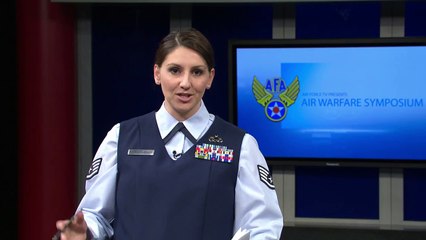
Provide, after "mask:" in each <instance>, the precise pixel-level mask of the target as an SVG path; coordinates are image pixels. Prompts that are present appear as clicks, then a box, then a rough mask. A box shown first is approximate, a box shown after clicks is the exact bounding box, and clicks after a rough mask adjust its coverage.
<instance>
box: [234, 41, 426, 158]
mask: <svg viewBox="0 0 426 240" xmlns="http://www.w3.org/2000/svg"><path fill="white" fill-rule="evenodd" d="M236 59H237V65H236V70H237V80H236V81H237V84H236V94H237V110H238V115H237V119H238V126H240V127H241V128H243V129H245V130H246V131H247V132H248V133H250V134H252V135H253V136H254V137H255V138H256V139H257V141H258V143H259V146H260V149H261V150H262V152H263V153H264V155H265V156H266V157H269V158H271V157H277V158H340V159H341V158H350V159H383V160H386V159H398V160H426V150H425V146H426V124H425V123H426V92H425V91H426V67H425V63H424V59H426V47H424V46H416V47H413V46H411V47H407V46H405V47H327V48H324V47H321V48H239V49H237V50H236ZM254 76H256V77H257V79H258V80H259V81H260V83H261V84H262V85H263V86H265V85H266V82H267V80H268V79H273V78H281V79H283V80H284V81H285V83H286V86H289V85H290V83H291V82H292V81H294V79H295V78H296V76H297V77H298V79H299V82H300V92H299V94H298V97H297V99H296V101H295V103H294V104H293V105H291V106H289V107H288V109H287V115H286V117H285V118H284V119H283V120H282V121H279V122H273V121H271V120H269V119H268V117H267V116H266V114H265V107H263V106H262V105H260V104H259V103H258V102H257V101H256V98H255V96H254V94H253V91H252V84H253V78H254ZM275 99H278V98H277V97H276V96H275Z"/></svg>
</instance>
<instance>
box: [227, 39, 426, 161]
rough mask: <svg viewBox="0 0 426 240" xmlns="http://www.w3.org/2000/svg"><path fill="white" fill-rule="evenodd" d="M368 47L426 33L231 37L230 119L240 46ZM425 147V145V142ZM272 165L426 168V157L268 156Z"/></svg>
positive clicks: (406, 42)
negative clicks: (273, 37)
mask: <svg viewBox="0 0 426 240" xmlns="http://www.w3.org/2000/svg"><path fill="white" fill-rule="evenodd" d="M363 46H365V47H367V46H426V37H391V38H354V39H348V38H337V39H232V40H229V42H228V53H229V56H228V57H229V58H228V60H229V66H228V69H229V81H228V82H229V86H228V89H229V93H228V95H229V98H228V99H229V120H230V121H231V122H232V123H233V124H235V125H236V126H238V117H237V116H238V109H237V94H236V79H237V76H236V75H237V71H236V50H237V48H242V47H244V48H262V47H264V48H279V47H286V48H289V47H290V48H300V47H303V48H310V47H312V48H314V47H363ZM425 147H426V146H425ZM265 158H266V160H267V162H268V164H269V165H271V166H274V165H275V166H276V165H281V166H321V167H378V168H426V159H424V160H403V159H398V160H393V159H385V160H383V159H380V160H379V159H354V158H341V159H325V158H269V157H265Z"/></svg>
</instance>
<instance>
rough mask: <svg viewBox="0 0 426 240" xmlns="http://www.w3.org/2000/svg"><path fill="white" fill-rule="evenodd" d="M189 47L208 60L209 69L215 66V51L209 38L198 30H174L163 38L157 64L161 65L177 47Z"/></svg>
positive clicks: (158, 50) (157, 54) (158, 51)
mask: <svg viewBox="0 0 426 240" xmlns="http://www.w3.org/2000/svg"><path fill="white" fill-rule="evenodd" d="M180 46H181V47H186V48H189V49H191V50H193V51H195V52H197V53H198V54H200V56H201V57H202V58H203V59H204V61H206V64H207V67H208V69H209V71H210V70H211V69H212V68H214V51H213V47H212V46H211V44H210V42H209V40H208V39H207V38H206V37H205V36H204V35H203V34H202V33H201V32H200V31H198V30H196V29H194V28H191V29H189V30H181V31H173V32H171V33H169V34H168V35H167V36H166V37H164V38H163V40H161V42H160V44H159V46H158V49H157V52H156V53H155V64H157V65H158V66H160V67H161V65H162V64H163V62H164V60H165V59H166V57H167V55H168V54H169V53H171V52H172V51H173V50H175V49H176V48H177V47H180Z"/></svg>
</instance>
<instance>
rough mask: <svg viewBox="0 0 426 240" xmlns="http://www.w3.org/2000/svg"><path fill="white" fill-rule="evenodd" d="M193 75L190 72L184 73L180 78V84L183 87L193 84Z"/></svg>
mask: <svg viewBox="0 0 426 240" xmlns="http://www.w3.org/2000/svg"><path fill="white" fill-rule="evenodd" d="M190 77H191V75H190V74H189V73H185V74H183V75H182V78H181V80H180V86H181V87H182V88H189V87H190V86H191V79H190Z"/></svg>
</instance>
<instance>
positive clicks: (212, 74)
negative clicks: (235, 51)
mask: <svg viewBox="0 0 426 240" xmlns="http://www.w3.org/2000/svg"><path fill="white" fill-rule="evenodd" d="M215 73H216V70H215V69H214V68H212V69H211V70H210V79H209V82H208V83H207V86H206V89H210V88H211V87H212V84H213V79H214V75H215Z"/></svg>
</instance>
